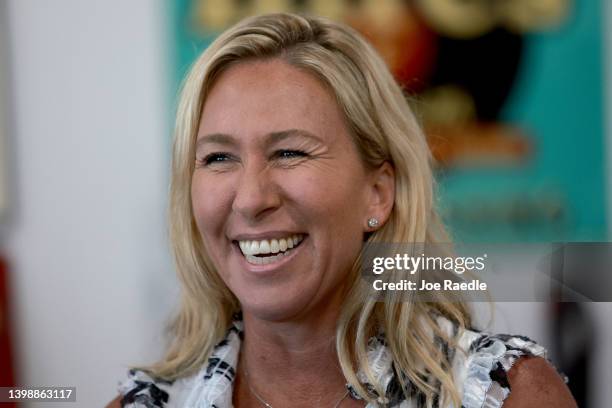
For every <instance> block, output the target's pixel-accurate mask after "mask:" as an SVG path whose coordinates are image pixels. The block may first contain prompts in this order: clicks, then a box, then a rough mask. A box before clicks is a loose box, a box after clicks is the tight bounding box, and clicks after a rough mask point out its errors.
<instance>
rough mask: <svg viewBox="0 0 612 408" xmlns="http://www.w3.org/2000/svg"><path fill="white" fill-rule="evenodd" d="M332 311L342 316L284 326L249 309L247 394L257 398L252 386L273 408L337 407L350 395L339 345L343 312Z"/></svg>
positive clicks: (243, 363) (244, 364)
mask: <svg viewBox="0 0 612 408" xmlns="http://www.w3.org/2000/svg"><path fill="white" fill-rule="evenodd" d="M330 303H331V302H330ZM331 310H336V312H330V310H329V309H328V310H327V311H326V312H323V311H318V312H317V313H309V316H310V317H301V318H299V319H292V320H287V321H282V322H277V321H275V322H271V321H265V320H262V319H258V318H257V317H256V316H254V315H252V314H250V313H249V312H248V311H245V310H243V320H244V333H245V336H244V342H243V344H242V347H241V353H240V358H239V364H238V376H239V383H238V385H239V386H242V388H243V393H244V392H245V390H246V393H247V394H249V393H251V394H252V392H251V390H250V389H248V388H247V385H248V386H250V387H251V388H252V389H253V390H255V392H256V393H257V394H259V395H260V396H261V397H263V398H264V399H265V400H266V402H268V403H270V404H271V405H272V406H273V407H278V406H301V405H302V404H303V406H313V403H314V402H317V401H319V402H320V403H319V404H316V406H323V407H325V406H330V407H332V406H333V404H334V403H335V402H337V401H338V400H339V399H340V398H341V397H342V396H343V395H344V394H345V392H346V387H345V384H346V380H345V378H344V375H343V374H342V370H341V368H340V364H339V362H338V357H337V354H336V345H335V337H336V333H335V332H336V325H337V320H338V314H339V313H338V312H337V311H338V310H339V308H338V307H335V308H332V309H331ZM245 372H248V376H247V378H245V377H244V374H245ZM252 397H254V395H252ZM251 399H252V398H251Z"/></svg>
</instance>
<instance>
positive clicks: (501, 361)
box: [462, 332, 567, 408]
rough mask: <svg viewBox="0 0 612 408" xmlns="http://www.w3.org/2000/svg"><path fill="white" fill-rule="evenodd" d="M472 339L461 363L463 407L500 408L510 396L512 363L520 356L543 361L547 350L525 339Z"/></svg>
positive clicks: (493, 336) (488, 337) (482, 335)
mask: <svg viewBox="0 0 612 408" xmlns="http://www.w3.org/2000/svg"><path fill="white" fill-rule="evenodd" d="M472 333H473V332H472ZM474 337H475V338H474ZM474 337H473V338H471V339H470V341H469V343H468V344H469V347H468V352H467V355H466V358H465V360H464V361H463V364H462V368H463V370H462V371H464V373H463V374H464V376H465V377H464V381H463V398H462V403H463V406H464V407H465V408H499V407H501V406H502V404H503V402H504V400H505V399H506V398H507V397H508V395H509V394H510V383H509V381H508V372H509V371H510V369H511V368H512V366H513V365H514V363H516V361H517V360H518V359H519V358H521V357H529V356H535V357H543V358H546V349H545V348H544V347H542V346H540V345H539V344H537V343H535V342H534V341H532V340H531V339H529V338H527V337H524V336H510V335H504V334H498V335H489V334H484V333H478V334H475V336H474ZM565 381H566V382H567V379H565Z"/></svg>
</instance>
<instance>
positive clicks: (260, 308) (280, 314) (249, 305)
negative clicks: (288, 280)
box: [240, 291, 313, 322]
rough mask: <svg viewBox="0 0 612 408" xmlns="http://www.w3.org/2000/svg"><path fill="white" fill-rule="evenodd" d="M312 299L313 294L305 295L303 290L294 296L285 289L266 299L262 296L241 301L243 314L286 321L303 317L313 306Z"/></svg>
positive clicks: (272, 320) (261, 318)
mask: <svg viewBox="0 0 612 408" xmlns="http://www.w3.org/2000/svg"><path fill="white" fill-rule="evenodd" d="M288 295H289V296H288ZM312 299H313V296H310V295H307V296H305V295H304V292H303V291H302V293H299V294H296V295H293V296H292V295H291V294H288V293H287V292H286V291H285V293H279V294H278V295H277V296H273V297H268V298H265V299H263V298H262V297H257V298H253V299H244V300H241V302H240V303H241V305H242V312H243V314H248V315H250V316H252V317H255V318H257V319H259V320H266V321H270V322H286V321H291V320H296V319H299V318H303V317H304V315H306V314H307V313H308V310H309V309H310V308H311V307H312V303H311V301H312Z"/></svg>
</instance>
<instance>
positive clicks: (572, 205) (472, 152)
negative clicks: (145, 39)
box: [172, 0, 607, 242]
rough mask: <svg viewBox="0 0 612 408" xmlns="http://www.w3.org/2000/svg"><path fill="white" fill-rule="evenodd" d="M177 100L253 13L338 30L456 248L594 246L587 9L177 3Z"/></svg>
mask: <svg viewBox="0 0 612 408" xmlns="http://www.w3.org/2000/svg"><path fill="white" fill-rule="evenodd" d="M172 4H173V7H174V9H173V10H172V11H173V16H174V24H173V27H174V36H175V50H176V55H175V58H176V65H175V67H176V69H175V86H176V88H178V84H179V83H180V80H181V78H182V77H183V76H184V74H185V72H186V71H187V69H188V67H189V66H190V64H191V63H192V62H193V60H194V59H195V57H196V56H197V55H198V54H199V53H200V52H201V51H202V50H203V49H204V48H205V47H206V46H207V45H208V44H209V43H210V42H211V41H212V40H213V39H214V38H215V36H216V35H217V34H218V33H219V32H221V31H222V30H223V29H224V28H227V27H228V26H229V25H231V24H233V23H235V22H236V21H238V20H240V19H241V18H243V17H245V16H248V15H253V14H259V13H266V12H278V11H293V12H306V13H313V14H316V15H322V16H327V17H330V18H332V19H334V20H338V21H343V22H346V23H348V24H350V25H351V26H353V27H354V28H356V29H357V30H358V31H360V32H361V33H362V34H363V35H364V36H365V37H367V38H368V39H369V40H370V41H371V42H372V43H373V44H374V45H375V47H377V49H378V50H379V52H380V53H381V54H382V55H383V57H384V58H385V60H386V62H387V64H388V65H389V67H390V68H391V70H392V71H393V73H394V75H395V77H396V78H397V80H398V81H399V82H400V83H401V84H402V86H403V87H404V89H405V90H406V95H407V98H408V99H409V101H410V103H411V104H412V106H413V107H414V109H415V111H416V112H417V114H418V115H419V117H420V119H421V121H422V123H423V125H424V127H425V129H426V133H427V135H428V138H429V142H430V146H431V148H432V151H433V152H434V156H435V158H436V159H437V162H438V176H439V177H438V179H439V182H440V186H439V188H440V194H441V199H440V206H441V210H442V213H443V215H444V217H445V219H446V221H447V223H448V224H449V225H450V226H451V230H452V232H453V235H454V236H455V238H456V239H458V240H463V241H473V242H483V241H486V242H491V241H498V242H526V241H536V242H543V241H592V240H605V239H606V231H607V226H606V224H607V220H606V215H605V184H604V160H605V153H604V140H603V95H602V88H603V86H602V85H603V84H602V82H603V79H602V76H603V72H602V55H601V49H602V25H603V24H602V19H603V17H602V14H603V13H602V8H603V7H602V4H601V2H600V0H591V1H574V0H505V1H495V0H471V1H462V0H404V1H400V0H291V1H290V0H284V1H282V0H234V1H226V0H180V1H176V2H173V3H172Z"/></svg>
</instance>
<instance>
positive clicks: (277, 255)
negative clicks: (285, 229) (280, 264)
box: [234, 234, 306, 265]
mask: <svg viewBox="0 0 612 408" xmlns="http://www.w3.org/2000/svg"><path fill="white" fill-rule="evenodd" d="M305 237H306V235H304V234H294V235H291V236H288V237H283V238H278V239H263V240H250V241H234V244H236V245H238V247H239V248H240V252H241V253H242V255H243V256H244V257H245V259H246V260H247V262H248V263H250V264H253V265H267V264H270V263H274V262H277V261H279V260H281V259H282V258H284V257H286V256H288V255H290V254H291V253H292V252H293V251H295V249H296V248H297V247H298V246H299V245H300V244H301V243H302V241H303V240H304V238H305Z"/></svg>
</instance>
